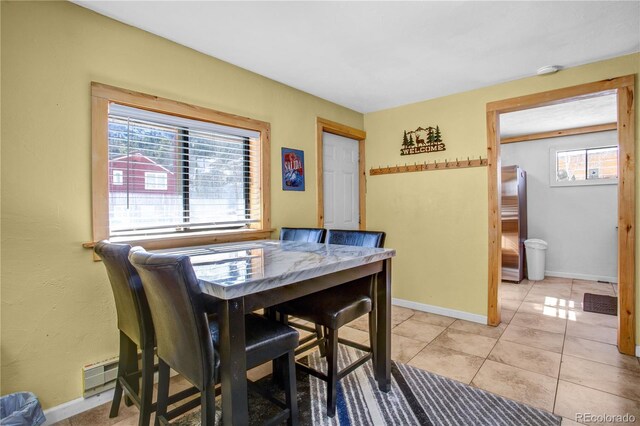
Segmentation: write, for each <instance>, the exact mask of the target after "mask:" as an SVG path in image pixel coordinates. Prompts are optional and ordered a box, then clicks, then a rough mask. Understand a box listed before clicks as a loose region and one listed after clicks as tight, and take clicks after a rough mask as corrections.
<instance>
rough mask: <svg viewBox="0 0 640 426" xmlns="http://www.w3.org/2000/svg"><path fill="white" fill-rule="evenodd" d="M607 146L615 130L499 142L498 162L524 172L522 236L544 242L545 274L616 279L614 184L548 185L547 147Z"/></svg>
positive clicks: (613, 137) (610, 143)
mask: <svg viewBox="0 0 640 426" xmlns="http://www.w3.org/2000/svg"><path fill="white" fill-rule="evenodd" d="M607 145H609V146H611V145H617V134H616V132H615V131H612V132H600V133H590V134H585V135H576V136H565V137H559V138H551V139H542V140H537V141H531V142H519V143H512V144H506V145H502V146H501V159H502V165H503V166H510V165H518V166H520V167H521V168H523V169H524V170H525V171H526V172H527V213H528V217H527V219H528V232H529V235H528V236H529V238H541V239H543V240H545V241H547V242H548V243H549V249H548V251H547V264H546V268H545V269H546V271H547V275H557V276H568V277H573V278H583V279H594V280H597V279H602V280H606V281H617V278H616V277H617V270H618V268H617V244H616V242H617V234H616V217H617V210H618V208H617V202H618V201H617V200H618V198H617V191H618V185H589V186H577V187H574V186H571V187H567V186H560V187H558V186H553V187H552V186H549V168H550V164H549V163H550V160H549V150H550V149H551V148H561V149H565V148H568V149H572V148H585V147H597V146H607ZM551 167H554V166H551Z"/></svg>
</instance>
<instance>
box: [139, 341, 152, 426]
mask: <svg viewBox="0 0 640 426" xmlns="http://www.w3.org/2000/svg"><path fill="white" fill-rule="evenodd" d="M153 355H154V354H153V347H151V348H144V349H143V350H142V386H141V389H140V418H139V420H138V426H148V425H149V421H150V420H151V403H152V398H153Z"/></svg>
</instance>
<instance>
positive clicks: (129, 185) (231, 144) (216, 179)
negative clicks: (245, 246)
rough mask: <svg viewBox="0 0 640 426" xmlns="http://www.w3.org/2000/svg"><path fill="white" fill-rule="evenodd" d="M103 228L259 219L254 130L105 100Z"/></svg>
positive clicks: (133, 229)
mask: <svg viewBox="0 0 640 426" xmlns="http://www.w3.org/2000/svg"><path fill="white" fill-rule="evenodd" d="M108 132H109V134H108V140H109V182H110V184H109V230H110V234H111V235H110V236H111V237H125V238H127V237H137V236H149V235H157V234H168V233H185V232H194V231H206V230H222V229H241V228H247V227H249V226H250V224H251V223H257V222H260V212H261V210H260V206H261V201H262V200H261V193H260V185H259V177H260V175H261V174H260V167H261V165H260V158H261V156H260V134H259V132H256V131H252V130H245V129H240V128H235V127H229V126H223V125H218V124H213V123H208V122H203V121H197V120H192V119H187V118H182V117H177V116H171V115H167V114H161V113H156V112H150V111H146V110H142V109H137V108H132V107H128V106H123V105H119V104H115V103H111V104H110V105H109V126H108Z"/></svg>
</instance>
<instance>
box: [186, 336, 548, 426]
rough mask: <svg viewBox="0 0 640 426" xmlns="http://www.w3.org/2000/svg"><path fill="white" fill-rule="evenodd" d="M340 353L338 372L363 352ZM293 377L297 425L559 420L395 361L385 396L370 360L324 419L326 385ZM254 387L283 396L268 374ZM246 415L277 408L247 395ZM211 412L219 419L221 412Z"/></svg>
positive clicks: (258, 419)
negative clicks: (380, 389)
mask: <svg viewBox="0 0 640 426" xmlns="http://www.w3.org/2000/svg"><path fill="white" fill-rule="evenodd" d="M339 350H340V357H339V364H340V368H343V367H344V366H345V365H349V364H350V363H351V362H352V361H354V360H356V359H357V358H358V357H359V356H360V355H361V354H362V353H361V352H360V351H358V350H356V349H352V348H350V347H347V346H343V345H340V349H339ZM306 362H307V363H308V364H309V365H310V366H312V367H314V368H316V369H318V370H323V371H326V362H325V360H324V359H323V358H321V357H320V355H319V353H318V352H317V351H316V352H313V353H312V354H311V355H309V356H308V357H307V359H306ZM297 379H298V401H299V409H300V417H299V419H300V424H301V425H314V426H315V425H327V426H338V425H339V426H348V425H354V426H355V425H358V426H360V425H374V426H378V425H398V426H405V425H434V426H436V425H437V426H439V425H451V426H458V425H469V426H480V425H487V426H488V425H491V426H494V425H495V426H498V425H505V426H513V425H518V426H519V425H528V426H543V425H545V426H546V425H560V422H561V418H560V417H558V416H555V415H554V414H551V413H549V412H547V411H544V410H540V409H538V408H533V407H530V406H528V405H525V404H521V403H519V402H515V401H512V400H510V399H506V398H503V397H500V396H497V395H494V394H492V393H489V392H486V391H483V390H481V389H478V388H474V387H472V386H468V385H465V384H463V383H460V382H457V381H455V380H451V379H447V378H445V377H442V376H438V375H436V374H432V373H429V372H426V371H423V370H420V369H418V368H415V367H411V366H408V365H405V364H401V363H398V362H392V364H391V390H390V391H389V392H388V393H384V392H381V391H379V390H378V385H377V383H376V381H375V379H374V376H373V365H372V363H371V362H368V363H367V364H365V365H364V366H362V367H360V368H358V369H356V370H355V371H354V372H352V373H351V374H349V375H348V376H346V377H345V378H343V379H342V380H341V381H340V382H339V385H338V398H337V410H336V415H335V417H333V418H329V417H327V416H326V407H325V404H326V384H325V382H323V381H322V380H319V379H317V378H315V377H312V376H309V375H307V374H304V373H302V372H298V374H297ZM259 384H260V385H261V386H263V387H265V388H267V389H269V390H271V392H273V393H274V394H275V395H276V396H279V395H282V392H281V391H280V390H279V389H277V388H276V387H275V386H274V385H273V383H272V381H271V378H270V376H269V377H266V378H264V379H262V380H260V382H259ZM218 404H219V401H218ZM249 411H250V422H251V424H261V423H263V422H264V421H265V420H266V419H268V418H269V417H270V416H272V415H274V414H275V413H276V412H277V408H274V407H273V405H271V404H270V403H269V402H267V401H265V400H264V399H263V398H261V397H259V396H257V395H253V394H251V395H250V397H249ZM199 414H200V413H199V412H196V413H192V414H191V415H187V416H185V417H184V418H183V419H181V420H180V421H177V422H176V423H178V424H180V425H182V426H195V425H199V424H200V423H199V421H200V418H199ZM216 414H217V416H216V417H217V419H216V420H218V421H219V418H220V417H219V415H220V412H218V413H216ZM218 421H216V424H217V423H218Z"/></svg>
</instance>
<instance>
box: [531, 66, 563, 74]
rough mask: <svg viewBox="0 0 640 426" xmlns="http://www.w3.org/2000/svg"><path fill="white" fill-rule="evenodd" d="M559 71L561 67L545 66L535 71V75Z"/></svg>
mask: <svg viewBox="0 0 640 426" xmlns="http://www.w3.org/2000/svg"><path fill="white" fill-rule="evenodd" d="M561 69H562V67H561V66H560V65H546V66H544V67H542V68H538V71H536V74H538V75H547V74H553V73H556V72H558V71H560V70H561Z"/></svg>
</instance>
